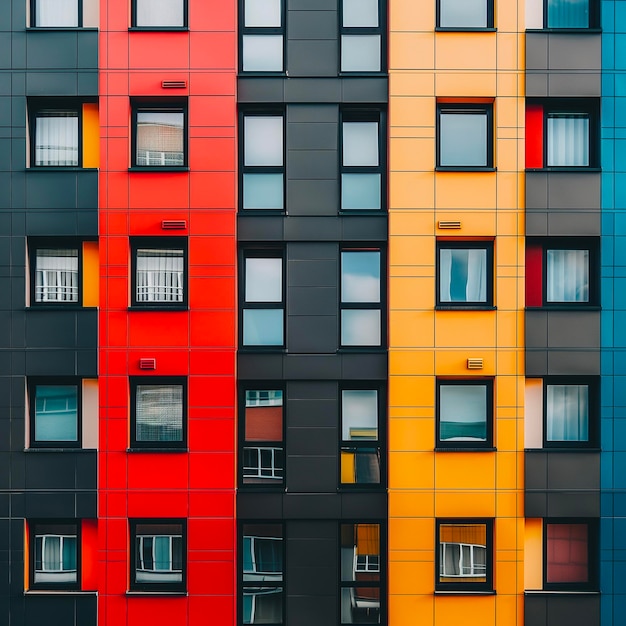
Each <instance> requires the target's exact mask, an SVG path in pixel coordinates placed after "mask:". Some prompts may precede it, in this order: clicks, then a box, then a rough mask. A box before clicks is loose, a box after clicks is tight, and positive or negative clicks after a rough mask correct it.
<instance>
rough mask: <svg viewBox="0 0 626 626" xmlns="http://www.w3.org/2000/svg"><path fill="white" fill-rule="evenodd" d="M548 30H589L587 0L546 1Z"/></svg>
mask: <svg viewBox="0 0 626 626" xmlns="http://www.w3.org/2000/svg"><path fill="white" fill-rule="evenodd" d="M547 2H548V24H547V27H548V28H589V0H547Z"/></svg>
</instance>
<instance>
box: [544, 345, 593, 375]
mask: <svg viewBox="0 0 626 626" xmlns="http://www.w3.org/2000/svg"><path fill="white" fill-rule="evenodd" d="M547 357H548V371H547V372H546V374H549V375H554V376H556V375H562V374H567V375H572V376H573V375H580V376H599V375H600V350H599V349H598V350H588V351H582V350H569V351H563V350H555V349H550V350H549V351H548V353H547Z"/></svg>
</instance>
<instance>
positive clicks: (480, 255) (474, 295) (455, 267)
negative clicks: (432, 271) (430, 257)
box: [439, 248, 487, 302]
mask: <svg viewBox="0 0 626 626" xmlns="http://www.w3.org/2000/svg"><path fill="white" fill-rule="evenodd" d="M439 264H440V265H439V290H440V291H439V299H440V300H441V302H486V301H487V251H486V250H457V249H451V248H444V249H442V250H440V251H439Z"/></svg>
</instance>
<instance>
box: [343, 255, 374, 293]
mask: <svg viewBox="0 0 626 626" xmlns="http://www.w3.org/2000/svg"><path fill="white" fill-rule="evenodd" d="M341 301H342V302H380V252H377V251H372V252H369V251H359V252H342V253H341Z"/></svg>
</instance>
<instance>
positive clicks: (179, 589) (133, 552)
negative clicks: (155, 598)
mask: <svg viewBox="0 0 626 626" xmlns="http://www.w3.org/2000/svg"><path fill="white" fill-rule="evenodd" d="M128 523H129V537H130V550H129V552H130V576H129V588H130V591H138V592H148V593H158V592H161V593H181V594H184V593H186V591H187V569H188V558H187V520H186V519H185V518H182V517H171V518H170V517H168V518H166V517H154V518H146V517H142V518H130V519H129V520H128ZM174 524H180V526H181V550H182V559H181V563H182V573H181V575H182V581H180V582H178V581H170V582H162V583H158V582H143V581H141V582H137V580H136V574H137V539H138V537H139V535H138V534H137V527H138V526H139V525H146V526H150V525H153V526H155V527H158V526H162V525H174ZM141 536H150V535H141ZM152 536H153V537H154V536H157V535H156V534H155V535H152ZM169 536H170V538H171V537H176V536H177V535H169Z"/></svg>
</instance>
